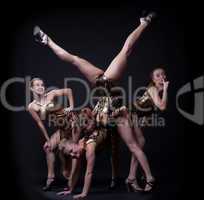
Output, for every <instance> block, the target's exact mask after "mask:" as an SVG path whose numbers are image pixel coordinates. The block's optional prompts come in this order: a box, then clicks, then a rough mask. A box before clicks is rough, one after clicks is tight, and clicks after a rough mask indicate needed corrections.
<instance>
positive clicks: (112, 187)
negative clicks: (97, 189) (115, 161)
mask: <svg viewBox="0 0 204 200" xmlns="http://www.w3.org/2000/svg"><path fill="white" fill-rule="evenodd" d="M119 186H120V181H119V179H118V178H112V179H111V183H110V185H109V187H108V189H109V190H115V189H116V188H118V187H119Z"/></svg>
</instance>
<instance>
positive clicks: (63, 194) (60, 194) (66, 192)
mask: <svg viewBox="0 0 204 200" xmlns="http://www.w3.org/2000/svg"><path fill="white" fill-rule="evenodd" d="M68 194H71V190H66V191H62V192H58V193H57V195H59V196H65V195H68Z"/></svg>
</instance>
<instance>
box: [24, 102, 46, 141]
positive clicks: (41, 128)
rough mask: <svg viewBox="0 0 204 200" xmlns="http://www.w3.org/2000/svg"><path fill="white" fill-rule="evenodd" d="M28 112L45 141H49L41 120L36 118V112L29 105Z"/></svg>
mask: <svg viewBox="0 0 204 200" xmlns="http://www.w3.org/2000/svg"><path fill="white" fill-rule="evenodd" d="M28 111H29V113H30V114H31V116H32V117H33V119H34V120H35V121H36V122H37V125H38V127H39V128H40V130H41V131H42V133H43V135H44V137H45V139H46V140H47V141H49V136H48V133H47V130H46V128H45V126H44V124H43V123H42V120H41V119H40V117H39V116H38V114H37V112H36V111H35V110H34V109H33V108H32V106H31V104H30V105H29V106H28Z"/></svg>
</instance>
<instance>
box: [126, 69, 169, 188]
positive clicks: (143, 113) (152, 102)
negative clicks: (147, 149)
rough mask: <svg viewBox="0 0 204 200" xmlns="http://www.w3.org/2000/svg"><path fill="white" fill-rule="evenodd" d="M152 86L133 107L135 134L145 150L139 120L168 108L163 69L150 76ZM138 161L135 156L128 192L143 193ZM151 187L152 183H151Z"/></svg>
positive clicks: (166, 86) (127, 181)
mask: <svg viewBox="0 0 204 200" xmlns="http://www.w3.org/2000/svg"><path fill="white" fill-rule="evenodd" d="M150 79H151V81H150V84H149V85H148V87H147V88H146V91H145V93H144V94H143V96H142V97H140V98H139V99H138V100H137V101H136V102H135V103H134V105H133V110H132V120H133V125H134V133H135V137H136V139H137V142H138V144H139V145H140V147H141V148H143V146H144V143H145V138H144V136H143V133H142V130H141V128H140V127H139V126H140V124H139V122H140V121H139V120H140V119H141V118H142V119H144V120H145V119H147V118H148V117H149V116H151V115H152V114H153V112H155V111H156V110H158V109H159V110H161V111H164V110H165V109H166V106H167V91H168V85H169V82H168V81H166V73H165V71H164V69H163V68H156V69H154V70H153V71H152V72H151V74H150ZM144 120H142V121H144ZM137 168H138V161H137V159H136V158H135V156H134V155H132V157H131V164H130V171H129V175H128V178H127V179H126V181H125V182H126V185H127V188H128V191H130V190H131V191H134V192H137V191H141V190H142V189H141V188H140V187H139V185H138V183H137V180H136V173H137ZM149 184H150V185H151V183H149Z"/></svg>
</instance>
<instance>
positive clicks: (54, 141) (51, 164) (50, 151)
mask: <svg viewBox="0 0 204 200" xmlns="http://www.w3.org/2000/svg"><path fill="white" fill-rule="evenodd" d="M59 142H60V131H59V130H58V131H56V132H55V133H54V134H53V135H52V136H51V138H50V140H49V142H46V143H45V146H46V144H48V146H49V148H46V149H45V153H46V160H47V168H48V175H47V183H46V186H45V187H44V188H43V189H44V190H48V189H50V184H51V183H52V182H53V181H54V178H55V153H54V150H55V148H56V147H57V146H58V144H59ZM45 146H44V147H45Z"/></svg>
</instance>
